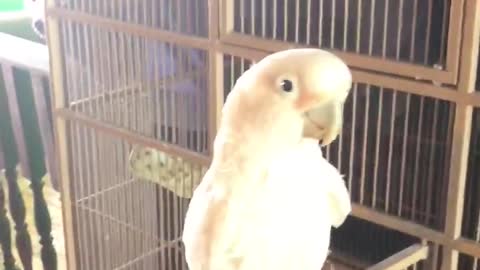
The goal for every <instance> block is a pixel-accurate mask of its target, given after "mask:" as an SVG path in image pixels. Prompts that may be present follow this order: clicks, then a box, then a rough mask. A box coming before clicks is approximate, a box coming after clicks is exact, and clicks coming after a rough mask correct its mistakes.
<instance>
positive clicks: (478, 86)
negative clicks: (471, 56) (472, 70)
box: [475, 30, 480, 92]
mask: <svg viewBox="0 0 480 270" xmlns="http://www.w3.org/2000/svg"><path fill="white" fill-rule="evenodd" d="M479 31H480V30H479ZM479 50H480V49H479ZM475 91H477V92H480V53H479V54H478V58H477V77H476V80H475Z"/></svg>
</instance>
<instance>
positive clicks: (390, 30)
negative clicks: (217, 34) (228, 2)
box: [234, 0, 451, 67]
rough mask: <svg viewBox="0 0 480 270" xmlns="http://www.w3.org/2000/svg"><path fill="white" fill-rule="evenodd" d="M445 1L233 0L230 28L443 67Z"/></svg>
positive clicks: (447, 7)
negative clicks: (233, 15) (232, 22)
mask: <svg viewBox="0 0 480 270" xmlns="http://www.w3.org/2000/svg"><path fill="white" fill-rule="evenodd" d="M450 2H451V1H450V0H431V1H417V0H405V1H375V0H366V1H349V0H326V1H298V0H262V1H257V0H235V20H234V31H235V32H239V33H243V34H247V35H253V36H257V37H262V38H267V39H274V40H280V41H289V42H295V43H300V44H305V45H311V46H320V47H322V48H328V49H335V50H341V51H346V52H352V53H360V54H364V55H369V56H377V57H382V58H388V59H392V60H400V61H404V62H409V63H415V64H421V65H427V66H433V65H438V66H439V67H443V66H445V55H446V47H447V46H446V43H447V40H448V26H449V13H450Z"/></svg>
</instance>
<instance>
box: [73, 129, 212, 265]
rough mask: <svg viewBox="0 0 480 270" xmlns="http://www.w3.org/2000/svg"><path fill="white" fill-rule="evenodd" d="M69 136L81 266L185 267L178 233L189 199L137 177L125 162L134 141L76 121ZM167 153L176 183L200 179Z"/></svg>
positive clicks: (194, 167) (198, 171)
mask: <svg viewBox="0 0 480 270" xmlns="http://www.w3.org/2000/svg"><path fill="white" fill-rule="evenodd" d="M69 138H70V139H71V143H70V145H71V149H70V151H71V163H72V166H71V167H72V169H73V172H72V177H71V179H72V182H71V184H72V187H71V188H72V193H73V194H74V205H73V208H74V212H75V240H76V244H77V245H78V249H77V253H78V263H79V267H80V269H187V268H186V265H185V262H184V255H183V249H182V245H181V241H180V236H181V232H182V229H183V218H184V216H185V213H186V210H187V206H188V202H189V200H188V199H187V198H181V197H179V196H177V195H176V194H175V193H173V192H171V191H169V190H168V189H165V188H163V187H161V186H159V185H156V184H154V183H152V182H150V181H143V180H142V179H138V178H135V177H134V176H133V175H132V172H131V171H130V170H129V168H128V166H127V163H128V156H129V152H130V151H131V150H132V148H133V147H134V145H132V144H130V143H128V142H127V141H125V140H123V139H119V138H117V137H115V136H111V135H108V134H103V133H101V132H98V131H96V130H95V129H93V128H89V127H85V126H82V125H81V124H77V123H75V122H69ZM169 158H170V159H171V160H172V161H176V162H177V164H181V166H177V167H176V168H173V169H172V170H173V171H174V172H175V173H174V174H173V176H172V177H174V178H176V179H175V183H176V185H177V188H178V189H182V188H184V189H185V188H191V187H189V186H188V185H186V184H185V183H186V182H187V181H196V180H198V179H193V177H190V178H189V179H186V178H185V177H186V175H187V174H189V175H191V176H192V175H196V177H197V178H199V177H201V176H202V174H203V173H204V171H205V168H203V167H201V166H200V165H196V164H193V163H191V162H188V161H186V160H182V159H180V158H178V157H173V156H171V157H169ZM152 162H158V161H157V160H152ZM182 171H184V172H185V173H182ZM176 172H178V173H176ZM189 184H190V185H191V184H192V183H189Z"/></svg>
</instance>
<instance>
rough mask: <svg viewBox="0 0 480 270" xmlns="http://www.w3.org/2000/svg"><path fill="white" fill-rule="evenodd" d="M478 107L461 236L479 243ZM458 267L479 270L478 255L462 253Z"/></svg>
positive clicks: (479, 113) (474, 116) (474, 114)
mask: <svg viewBox="0 0 480 270" xmlns="http://www.w3.org/2000/svg"><path fill="white" fill-rule="evenodd" d="M478 164H480V108H475V109H474V112H473V119H472V133H471V140H470V153H469V160H468V171H467V182H466V185H465V202H464V208H463V220H462V236H463V237H465V238H467V239H470V240H473V241H476V242H477V243H480V182H479V181H478V180H479V179H480V168H479V167H478ZM458 269H466V270H480V256H479V257H476V258H475V257H472V256H468V255H465V254H462V255H461V256H460V259H459V265H458Z"/></svg>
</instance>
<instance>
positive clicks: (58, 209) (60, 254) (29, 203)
mask: <svg viewBox="0 0 480 270" xmlns="http://www.w3.org/2000/svg"><path fill="white" fill-rule="evenodd" d="M0 182H1V184H2V186H3V187H4V190H5V191H6V192H5V193H6V196H7V199H6V201H7V202H8V189H7V188H6V181H5V179H4V178H0ZM18 183H19V186H20V190H21V192H22V196H23V200H24V202H25V207H26V214H27V215H26V220H25V221H26V223H27V224H28V231H29V232H30V237H31V239H32V249H33V269H43V266H42V260H41V257H40V250H41V245H40V242H39V241H40V237H39V235H38V233H37V230H36V227H35V218H34V212H33V194H32V190H31V188H30V181H29V180H27V179H25V178H20V179H19V180H18ZM44 195H45V200H46V201H47V205H48V210H49V212H50V216H51V220H52V237H53V244H54V246H55V250H56V252H57V262H58V269H67V266H66V257H65V242H64V239H63V220H62V206H61V202H60V194H59V193H58V192H57V191H55V190H54V189H52V188H51V185H50V183H49V182H48V180H47V181H46V185H45V187H44ZM9 213H10V212H9V211H8V210H7V215H8V217H9V219H10V227H11V228H12V238H11V239H12V245H13V252H14V256H15V261H16V264H17V266H21V262H20V259H19V256H18V252H17V249H16V244H15V240H14V239H15V230H14V229H13V224H14V223H13V220H12V217H11V216H10V215H9ZM0 256H1V257H0V258H3V254H1V249H0ZM0 269H3V264H0Z"/></svg>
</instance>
